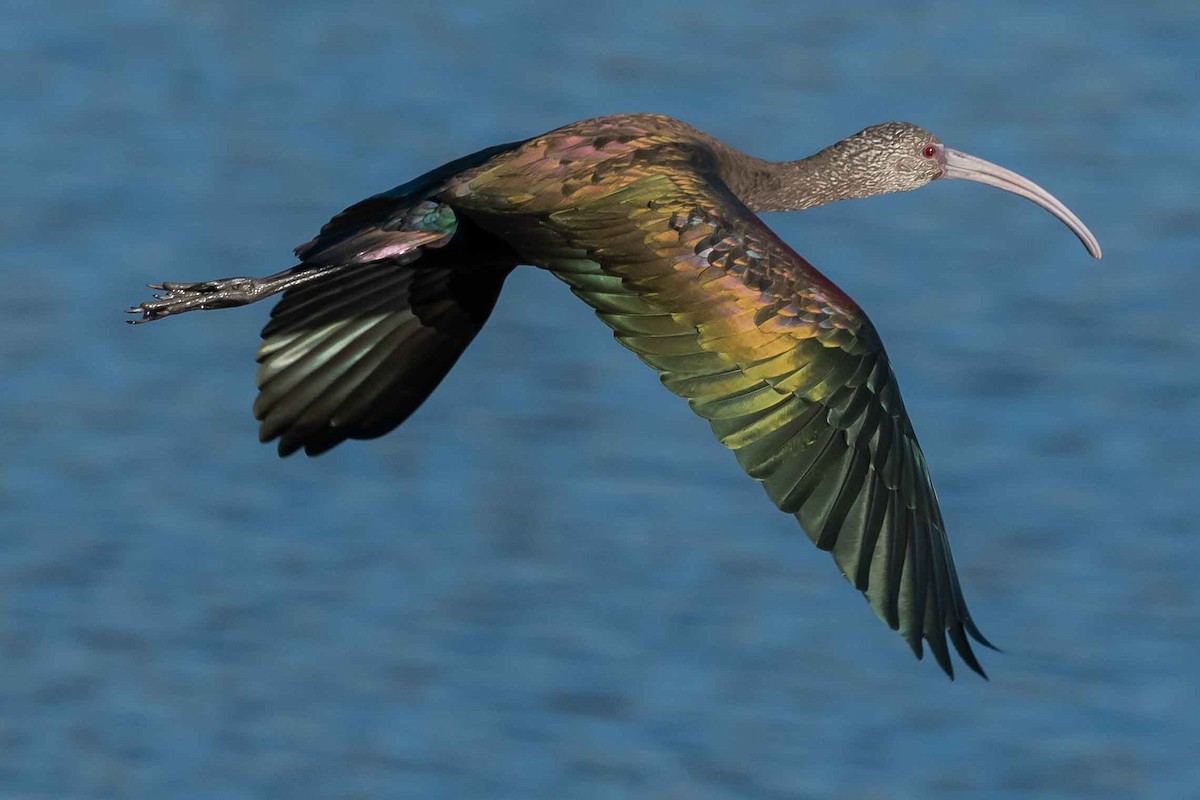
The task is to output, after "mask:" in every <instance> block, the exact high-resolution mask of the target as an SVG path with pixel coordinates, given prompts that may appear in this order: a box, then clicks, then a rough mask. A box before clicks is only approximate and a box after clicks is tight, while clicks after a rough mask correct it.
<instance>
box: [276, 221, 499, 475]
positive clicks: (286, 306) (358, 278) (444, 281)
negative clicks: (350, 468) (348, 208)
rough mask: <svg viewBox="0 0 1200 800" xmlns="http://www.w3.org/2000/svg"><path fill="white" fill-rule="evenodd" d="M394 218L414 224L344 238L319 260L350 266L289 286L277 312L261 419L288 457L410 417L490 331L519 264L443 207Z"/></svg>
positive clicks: (370, 228) (362, 436) (373, 434)
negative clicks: (481, 333) (487, 327)
mask: <svg viewBox="0 0 1200 800" xmlns="http://www.w3.org/2000/svg"><path fill="white" fill-rule="evenodd" d="M342 216H343V217H345V216H346V214H345V213H344V214H343V215H342ZM393 216H394V217H395V218H396V219H408V220H409V225H410V227H409V228H407V229H397V230H393V231H389V232H387V233H386V236H384V234H383V233H382V232H381V230H380V228H379V227H376V226H364V227H363V229H362V232H361V234H357V235H356V234H354V233H353V231H348V232H347V234H346V235H344V236H342V237H341V238H339V239H338V240H336V241H335V243H334V244H333V245H332V246H327V247H325V248H323V249H322V250H320V251H318V252H319V258H318V259H316V260H315V263H317V264H320V263H324V260H325V259H330V258H332V259H335V260H334V263H339V264H344V265H345V266H344V267H343V268H341V269H339V270H338V271H337V272H335V273H334V274H332V275H330V276H328V277H324V278H322V279H321V280H319V281H313V282H311V283H308V284H305V285H303V286H299V287H297V288H294V289H289V290H287V292H285V293H284V296H283V300H282V301H280V303H279V304H278V305H276V306H275V308H274V309H272V311H271V321H270V322H268V323H267V325H266V327H265V328H263V331H262V338H263V342H262V345H261V346H260V347H259V350H258V362H259V368H258V376H257V382H258V389H259V394H258V397H257V399H256V400H255V402H254V415H255V417H256V418H258V419H259V420H260V421H261V427H260V429H259V438H260V439H261V440H262V441H264V442H266V441H270V440H272V439H276V438H278V439H279V453H280V455H285V456H286V455H289V454H290V453H293V452H295V451H296V450H299V449H300V448H304V450H305V451H306V452H307V453H308V454H309V455H317V454H319V453H323V452H325V451H326V450H328V449H330V448H332V447H334V446H335V445H337V444H339V443H341V442H343V441H345V440H346V439H370V438H374V437H376V436H382V435H383V434H385V433H387V432H388V431H390V430H392V429H393V428H395V427H396V426H397V425H399V424H400V423H401V422H403V421H404V420H405V419H407V418H408V417H409V415H411V414H412V413H413V412H414V411H416V409H417V408H418V407H419V406H420V405H421V403H422V402H424V400H425V399H426V398H427V397H428V396H429V395H430V393H432V392H433V390H434V389H435V388H436V387H437V385H438V384H439V383H440V382H441V380H442V378H444V377H445V376H446V373H447V372H449V371H450V368H451V367H452V366H454V363H455V362H456V361H457V360H458V358H459V356H461V355H462V353H463V351H464V350H466V348H467V345H469V344H470V343H471V341H472V340H473V339H474V338H475V335H476V334H477V333H478V332H479V330H480V329H481V328H482V327H483V324H484V323H485V322H486V321H487V318H488V316H489V315H490V314H491V311H492V308H493V306H494V305H495V303H496V298H497V297H498V296H499V294H500V289H501V286H502V284H503V282H504V278H505V277H506V276H507V275H508V273H509V271H511V270H512V268H513V267H514V266H516V264H515V261H513V260H512V258H513V257H512V254H511V252H510V251H507V249H506V248H504V246H503V244H502V243H497V242H494V241H491V240H489V239H487V238H486V236H485V235H482V234H481V232H479V231H478V230H477V229H475V228H473V226H471V224H470V223H469V222H467V223H464V225H465V230H464V225H460V224H459V223H458V221H457V219H456V217H455V215H454V213H453V211H452V210H450V209H449V208H448V207H446V206H441V205H438V204H436V203H430V202H423V203H420V204H416V205H415V206H414V207H413V208H411V209H409V210H408V211H407V212H406V211H404V210H403V209H401V210H399V211H397V212H395V213H394V214H393ZM327 227H328V226H327ZM367 253H374V254H375V255H374V256H373V257H370V258H367V257H366V256H365V255H363V254H367ZM380 253H382V254H383V255H382V256H381V255H379V254H380ZM356 259H357V260H356ZM312 263H314V261H308V260H306V261H305V264H306V265H307V264H312Z"/></svg>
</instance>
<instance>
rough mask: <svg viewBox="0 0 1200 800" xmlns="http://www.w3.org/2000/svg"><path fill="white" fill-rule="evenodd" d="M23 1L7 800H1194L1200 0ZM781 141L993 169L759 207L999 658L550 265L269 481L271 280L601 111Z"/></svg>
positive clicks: (802, 148)
mask: <svg viewBox="0 0 1200 800" xmlns="http://www.w3.org/2000/svg"><path fill="white" fill-rule="evenodd" d="M805 7H807V4H794V3H791V2H758V3H748V4H742V3H716V2H712V3H708V2H699V1H698V0H697V1H696V2H691V3H666V4H656V3H637V4H634V3H628V4H626V3H602V4H593V3H579V4H561V3H549V2H547V3H516V2H489V3H474V4H471V3H452V4H437V5H432V4H431V5H425V4H419V5H418V4H403V3H393V2H383V0H380V1H379V2H348V3H341V4H315V3H314V4H311V5H308V4H301V3H269V4H268V3H261V4H255V3H245V2H240V1H238V2H234V1H233V0H226V1H214V2H202V3H201V2H189V1H188V0H177V1H176V2H168V1H167V0H160V1H155V0H144V1H143V0H120V1H119V2H110V3H96V4H93V3H77V4H72V3H65V2H59V3H53V2H51V3H43V2H36V3H35V2H20V0H18V2H16V3H15V5H14V6H11V7H10V10H9V11H7V12H6V14H5V17H6V21H5V23H4V25H3V26H0V59H2V64H0V66H2V67H3V69H0V87H2V89H0V91H2V95H0V96H2V103H3V106H2V108H3V111H4V113H3V114H2V115H0V163H2V165H3V168H2V170H0V174H2V175H3V183H4V191H3V192H2V193H0V269H2V270H3V273H2V275H0V365H2V366H0V387H2V389H3V391H2V392H0V454H2V455H3V458H2V459H0V511H2V516H0V520H2V523H0V796H4V797H20V798H76V797H79V798H82V797H128V798H134V797H146V798H162V797H197V798H243V797H245V798H249V797H423V798H424V797H439V798H440V797H446V798H532V797H539V798H541V797H545V798H565V797H572V798H573V797H589V798H590V797H605V798H608V797H611V798H616V797H654V798H659V797H661V798H783V797H806V798H847V797H853V798H928V797H952V798H1041V797H1089V798H1096V797H1098V798H1130V797H1154V798H1177V797H1178V798H1187V797H1197V796H1200V795H1197V792H1200V789H1197V786H1198V785H1200V767H1198V766H1197V761H1196V743H1197V742H1198V741H1200V699H1198V695H1197V691H1198V690H1197V685H1196V684H1197V680H1196V670H1197V662H1198V661H1200V592H1198V589H1197V585H1198V581H1197V577H1198V575H1200V540H1198V539H1197V527H1198V520H1200V515H1198V512H1197V498H1198V497H1200V423H1197V411H1198V406H1197V400H1196V398H1197V395H1198V393H1200V358H1198V353H1200V317H1198V316H1197V314H1196V311H1195V306H1196V297H1197V294H1198V292H1200V269H1198V268H1200V212H1198V211H1197V186H1198V183H1200V136H1197V135H1196V131H1197V129H1200V105H1198V103H1197V97H1198V96H1200V77H1198V76H1200V55H1197V54H1198V53H1200V11H1197V10H1196V6H1195V4H1194V3H1189V2H1178V3H1169V2H1163V3H1153V2H1151V3H1143V4H1138V6H1137V8H1136V10H1135V9H1134V8H1133V7H1132V6H1128V7H1127V4H1118V3H1113V4H1110V5H1108V6H1105V5H1100V4H1092V3H1059V4H1054V6H1053V7H1052V8H1050V7H1042V6H1041V5H1039V4H1032V3H1029V4H1010V5H1006V6H1000V5H997V4H994V3H986V2H983V1H982V0H967V2H954V3H944V4H917V5H916V6H913V5H912V4H906V5H905V9H906V10H904V11H903V12H899V11H897V10H895V8H897V6H895V5H894V4H891V3H882V2H880V3H869V2H868V3H855V4H842V5H840V6H839V5H837V4H834V5H832V6H830V5H829V4H824V5H823V6H820V7H816V8H810V9H809V10H804V8H805ZM628 110H653V111H659V112H664V113H669V114H673V115H675V116H678V117H681V118H683V119H686V120H688V121H689V122H692V123H693V124H696V125H698V126H700V127H702V128H705V129H707V130H709V131H711V132H713V133H714V134H716V135H718V136H720V137H722V138H724V139H726V140H728V141H730V142H732V143H734V144H736V145H738V146H740V147H742V148H743V149H746V150H749V151H751V152H754V153H756V154H760V155H764V156H771V157H777V158H784V157H797V156H799V155H803V154H806V153H808V152H812V151H813V150H816V149H818V148H820V147H823V146H824V145H826V144H828V143H830V142H832V141H835V140H836V139H838V138H841V137H842V136H845V135H847V134H849V133H852V132H854V131H856V130H858V129H859V128H861V127H864V126H866V125H868V124H870V123H873V122H878V121H883V120H888V119H910V120H912V121H914V122H917V123H919V124H921V125H923V126H925V127H928V128H930V129H932V130H934V131H935V132H937V133H938V134H940V135H941V137H942V138H943V139H944V140H945V141H946V142H947V143H948V144H949V145H950V146H952V147H958V148H961V149H963V150H966V151H968V152H972V153H977V154H979V155H981V156H983V157H986V158H989V159H992V160H994V161H997V162H999V163H1001V164H1004V165H1006V166H1009V167H1011V168H1013V169H1017V170H1019V171H1021V172H1023V173H1025V174H1027V175H1029V176H1031V177H1033V178H1034V179H1035V180H1037V181H1039V182H1041V183H1043V184H1045V185H1046V186H1047V187H1049V188H1050V189H1051V190H1052V191H1054V192H1055V193H1056V194H1058V195H1059V196H1060V197H1062V198H1063V199H1064V200H1065V201H1067V202H1068V203H1069V204H1070V205H1071V206H1072V207H1073V208H1074V209H1075V210H1076V211H1077V212H1078V213H1079V214H1080V216H1082V217H1083V218H1084V219H1085V220H1086V221H1087V222H1088V223H1089V224H1090V225H1091V227H1092V228H1093V230H1094V231H1095V232H1096V233H1097V235H1098V236H1099V237H1100V239H1101V241H1102V243H1103V245H1104V248H1105V254H1106V255H1105V258H1104V260H1103V261H1102V262H1099V263H1098V264H1097V263H1093V262H1091V261H1090V260H1089V259H1087V258H1086V255H1085V254H1084V252H1083V250H1082V249H1081V248H1080V247H1079V245H1078V243H1077V242H1076V241H1075V240H1074V238H1073V237H1071V236H1070V235H1069V234H1068V233H1067V232H1066V231H1065V230H1064V229H1062V228H1061V226H1059V225H1058V224H1057V223H1055V222H1054V221H1053V220H1052V219H1051V218H1050V217H1049V216H1048V215H1046V214H1044V213H1041V212H1039V211H1037V210H1036V209H1035V208H1034V207H1033V206H1031V205H1030V204H1028V203H1025V202H1022V201H1019V200H1017V199H1016V198H1014V197H1012V196H1011V195H1005V194H1003V193H1000V192H996V191H992V190H988V189H985V188H983V187H979V186H972V185H966V184H961V185H960V184H946V185H936V186H933V187H930V188H929V189H927V190H924V191H922V192H919V193H916V194H907V195H899V196H893V197H887V198H879V199H875V200H871V201H863V202H857V203H842V204H838V205H835V206H831V207H827V208H823V209H818V210H814V211H811V212H805V213H803V214H796V215H790V216H784V215H776V216H773V217H772V218H771V219H770V220H769V221H770V223H771V224H772V225H773V226H774V227H775V228H776V229H777V230H778V231H779V232H780V234H781V235H782V236H784V238H786V239H787V240H788V241H789V242H791V243H792V244H793V245H794V246H795V247H796V248H797V249H798V250H799V251H800V252H801V253H803V254H805V255H806V256H807V257H808V258H809V259H810V260H812V261H813V262H814V263H815V264H816V265H817V266H818V267H819V268H821V269H823V270H824V271H825V272H827V273H828V274H829V275H830V276H832V277H833V278H834V279H836V280H837V281H838V282H839V283H840V284H841V285H842V286H843V287H845V288H846V289H847V290H848V291H850V292H851V293H852V294H853V295H854V296H855V297H856V298H857V299H858V300H859V301H860V303H861V304H862V305H863V306H864V307H865V308H866V309H868V311H869V312H870V313H871V316H872V318H873V320H874V321H875V323H876V325H877V327H878V328H879V329H880V331H881V332H882V334H883V336H884V338H885V340H886V341H887V343H888V346H889V350H890V352H891V354H892V357H893V361H894V363H895V368H896V371H897V373H898V375H899V377H900V381H901V385H902V387H903V388H904V391H905V396H906V399H907V404H908V407H909V409H910V411H911V412H912V415H913V417H914V423H915V425H916V427H917V430H918V431H919V433H920V435H921V438H922V442H923V444H924V448H925V452H926V454H927V456H928V459H929V462H930V464H931V465H932V469H933V473H934V477H935V479H936V481H937V485H938V489H939V493H940V496H941V499H942V505H943V508H944V511H945V515H946V518H947V521H948V524H949V527H950V533H951V536H952V538H953V542H954V548H955V553H956V556H957V561H958V565H959V569H960V573H961V575H962V578H963V582H964V585H965V587H966V591H967V595H968V597H969V599H970V601H971V604H972V608H973V610H974V612H975V616H976V617H977V619H978V620H979V621H980V624H981V626H982V627H983V629H984V630H985V632H986V633H988V634H989V636H990V637H991V638H992V639H993V640H994V641H996V642H997V643H998V644H1000V645H1001V646H1002V647H1003V648H1004V649H1005V651H1006V652H1004V653H1003V654H996V653H990V652H989V653H986V654H985V656H984V657H985V659H986V665H987V667H988V668H989V670H990V672H991V675H992V681H991V682H990V683H984V682H982V681H980V680H978V679H976V678H975V677H974V676H972V675H969V674H968V675H966V676H965V677H961V678H960V679H959V680H958V681H956V682H954V683H950V682H948V681H946V680H945V678H944V677H943V676H941V674H940V673H939V672H938V671H937V670H936V668H935V667H934V665H933V664H932V663H916V662H914V661H913V660H912V658H911V655H910V654H909V652H908V650H907V648H906V647H905V646H904V644H903V642H902V641H901V640H900V639H899V638H898V637H896V636H895V635H894V634H892V633H890V632H889V631H887V630H886V628H884V627H883V626H881V625H880V624H879V623H878V622H877V621H876V620H875V619H874V618H873V617H872V615H871V614H870V613H869V612H868V610H867V608H866V607H865V606H864V604H863V603H862V602H861V600H860V599H859V598H858V597H857V596H856V594H855V593H854V592H853V591H852V590H851V589H850V588H849V587H848V586H846V585H845V584H844V582H843V581H842V580H841V579H840V578H839V577H838V575H837V573H836V570H835V569H834V567H833V565H832V564H831V563H830V561H829V559H828V557H827V556H826V555H825V554H822V553H820V552H817V551H816V550H815V549H814V548H812V547H811V545H810V544H809V542H808V541H807V539H806V538H805V537H804V536H803V535H802V534H801V533H800V532H799V531H798V530H797V529H796V528H795V524H794V521H793V520H792V519H791V518H789V517H787V516H786V515H781V514H779V513H778V512H776V511H775V510H774V509H773V508H772V507H771V505H770V503H769V502H768V501H767V499H766V498H765V497H764V496H763V493H762V490H761V489H760V488H759V487H757V486H755V485H754V483H753V482H752V481H750V480H748V479H746V478H745V476H744V475H743V474H742V473H741V471H740V469H739V468H738V466H737V464H736V462H735V461H734V459H733V458H732V457H730V455H729V454H728V453H726V452H724V451H723V449H722V448H721V447H719V446H718V445H717V444H715V443H714V442H713V441H712V437H711V435H710V433H709V431H708V430H707V426H706V424H705V423H704V422H703V421H702V420H700V419H699V418H697V417H695V416H693V415H692V414H690V413H689V412H688V411H687V409H686V408H685V407H683V404H682V403H681V402H680V401H679V400H678V399H677V398H675V397H673V396H671V395H670V394H669V393H667V392H665V391H663V390H662V389H661V387H659V386H658V381H657V379H656V377H655V376H654V375H653V374H652V373H651V372H650V371H649V370H647V369H645V368H644V367H642V366H641V365H640V364H639V363H637V360H636V359H635V358H633V357H632V356H631V355H630V354H629V353H628V352H626V351H625V350H623V349H622V348H621V347H618V346H616V345H615V344H614V343H613V342H612V341H611V337H610V335H609V333H608V332H607V330H606V329H605V328H604V327H603V326H602V325H600V324H599V323H598V322H597V321H596V320H595V319H593V318H592V315H591V314H590V313H589V312H588V311H587V310H586V309H585V308H584V307H583V306H582V305H581V304H580V303H578V301H576V300H575V298H573V297H572V296H571V295H570V293H569V292H568V291H567V290H566V288H565V287H564V286H563V285H562V284H560V283H558V282H557V281H555V280H553V279H552V278H550V277H549V276H547V275H544V274H539V273H537V272H535V271H533V270H522V271H518V273H517V274H514V276H513V277H512V279H511V280H510V282H509V285H508V286H507V287H506V290H505V292H504V295H503V296H502V297H501V301H500V304H499V307H498V309H497V311H496V314H495V316H494V317H493V319H492V321H491V323H490V324H489V325H488V327H487V328H486V329H485V331H484V332H483V333H482V335H481V336H480V337H479V339H478V340H477V342H476V344H475V345H474V346H473V347H472V348H471V349H470V351H469V352H468V353H467V354H466V356H465V357H464V358H463V360H462V361H461V362H460V365H459V367H458V368H456V369H455V371H454V372H453V373H452V375H451V376H450V377H449V379H448V380H447V381H446V382H445V384H444V385H443V386H442V387H441V388H440V389H439V390H438V391H437V393H436V394H435V396H434V398H433V400H432V401H431V402H430V403H429V404H428V405H427V406H426V407H425V408H423V409H422V410H421V411H420V412H419V413H418V414H417V415H416V416H415V417H414V418H413V419H412V420H411V421H410V422H409V423H408V424H406V425H405V426H404V427H403V428H402V429H401V430H400V431H397V432H396V433H395V434H393V435H390V436H388V437H386V438H383V439H380V440H377V441H374V442H369V443H351V444H349V445H346V446H343V447H340V448H338V449H337V450H336V451H334V452H332V453H330V454H329V455H327V456H324V457H322V458H319V459H315V460H314V459H307V458H303V457H296V458H291V459H287V460H279V459H277V458H276V457H275V455H274V451H273V449H272V448H270V447H267V446H263V445H260V444H258V443H257V442H256V436H255V433H256V428H255V423H254V420H253V418H252V416H251V414H250V412H249V407H250V404H251V401H252V398H253V393H254V385H253V372H254V369H253V357H254V350H255V347H256V343H257V333H258V329H259V327H260V326H261V325H262V323H263V321H264V319H265V317H266V315H267V313H268V308H267V307H266V304H264V305H263V306H261V307H259V306H256V307H253V308H250V309H243V310H239V311H229V312H224V313H220V314H195V315H189V316H185V317H182V318H180V319H177V320H175V319H172V320H169V321H167V322H164V323H162V324H160V325H155V326H152V327H148V328H141V329H134V328H129V327H127V326H125V325H124V324H122V323H121V319H120V314H119V311H120V309H122V308H123V307H125V306H127V305H129V304H130V303H131V302H135V301H138V300H141V299H143V298H144V297H145V291H144V290H143V289H142V288H141V287H142V285H143V284H144V283H146V282H148V281H154V280H161V279H163V278H168V279H184V280H186V279H199V278H207V277H217V276H224V275H238V274H263V273H266V272H272V271H274V270H276V269H278V268H281V267H283V266H287V265H288V263H289V262H288V256H289V249H290V248H291V247H292V246H293V245H295V244H296V243H297V242H302V241H304V240H306V239H307V238H309V236H310V235H311V234H312V232H313V231H314V230H315V229H316V228H317V227H318V226H319V225H320V224H321V223H322V222H324V221H325V219H327V218H328V217H329V216H330V215H331V214H332V213H334V212H336V211H337V210H339V209H340V208H342V207H343V206H345V205H347V204H349V203H350V202H352V201H354V200H356V199H358V198H360V197H362V196H365V195H367V194H371V193H373V192H375V191H379V190H382V189H386V188H388V187H390V186H392V185H394V184H397V183H400V182H402V181H404V180H407V179H408V178H410V177H412V176H413V175H415V174H417V173H420V172H422V171H424V170H425V169H427V168H429V167H431V166H435V165H437V164H439V163H442V162H443V161H446V160H449V159H450V158H453V157H456V156H458V155H461V154H463V153H467V152H471V151H474V150H477V149H479V148H481V147H483V146H486V145H489V144H493V143H496V142H501V141H508V140H511V139H514V138H520V137H522V136H526V135H530V134H532V133H537V132H539V131H542V130H545V129H547V128H551V127H554V126H556V125H558V124H561V123H563V122H567V121H570V120H572V119H577V118H580V117H586V116H593V115H597V114H602V113H609V112H615V111H628Z"/></svg>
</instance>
